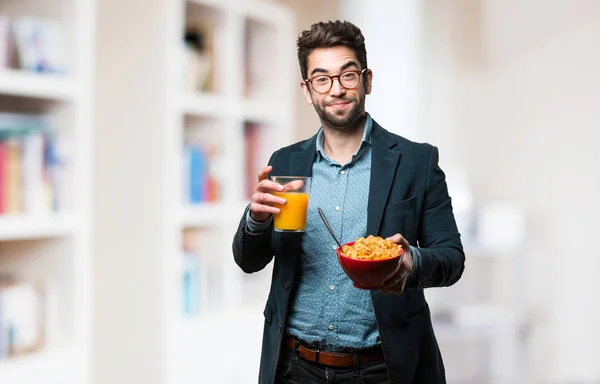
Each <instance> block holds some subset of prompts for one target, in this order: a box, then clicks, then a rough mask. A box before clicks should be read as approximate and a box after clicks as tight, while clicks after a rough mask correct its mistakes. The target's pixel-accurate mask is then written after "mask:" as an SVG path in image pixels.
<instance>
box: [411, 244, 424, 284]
mask: <svg viewBox="0 0 600 384" xmlns="http://www.w3.org/2000/svg"><path fill="white" fill-rule="evenodd" d="M410 249H411V251H412V259H413V269H412V271H411V272H410V275H409V276H408V279H409V280H410V281H412V282H415V283H417V282H418V281H419V271H420V270H421V251H419V248H417V247H413V246H412V245H411V246H410Z"/></svg>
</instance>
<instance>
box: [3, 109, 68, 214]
mask: <svg viewBox="0 0 600 384" xmlns="http://www.w3.org/2000/svg"><path fill="white" fill-rule="evenodd" d="M58 147H59V138H58V137H57V135H56V134H55V133H54V131H53V129H52V127H51V125H50V124H49V123H48V122H47V121H46V120H45V118H44V117H43V116H37V115H21V114H10V113H0V215H3V214H22V213H27V214H42V213H48V212H53V211H57V210H58V209H59V186H60V182H61V175H62V171H63V170H64V168H65V164H64V162H63V161H62V159H61V157H62V155H61V154H59V149H58Z"/></svg>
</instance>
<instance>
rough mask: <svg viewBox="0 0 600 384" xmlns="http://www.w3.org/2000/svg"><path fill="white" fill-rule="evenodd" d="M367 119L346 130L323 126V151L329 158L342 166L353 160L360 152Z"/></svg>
mask: <svg viewBox="0 0 600 384" xmlns="http://www.w3.org/2000/svg"><path fill="white" fill-rule="evenodd" d="M365 121H366V117H365V116H363V117H361V118H360V119H358V120H357V121H356V122H355V123H354V124H353V125H351V126H348V127H344V128H338V127H336V128H331V127H329V126H328V125H326V124H323V138H324V140H323V149H324V150H325V153H326V154H327V156H328V157H329V158H331V159H334V160H335V161H337V162H338V163H340V164H341V165H345V164H347V163H348V162H350V160H351V159H352V155H354V154H355V153H356V151H358V148H359V147H360V143H361V141H362V136H363V133H364V131H365Z"/></svg>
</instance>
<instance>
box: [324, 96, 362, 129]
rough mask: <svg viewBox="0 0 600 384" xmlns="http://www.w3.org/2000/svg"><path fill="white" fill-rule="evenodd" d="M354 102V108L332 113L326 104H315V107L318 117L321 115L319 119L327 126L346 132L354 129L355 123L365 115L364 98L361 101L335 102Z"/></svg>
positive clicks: (358, 99) (344, 100)
mask: <svg viewBox="0 0 600 384" xmlns="http://www.w3.org/2000/svg"><path fill="white" fill-rule="evenodd" d="M340 101H343V102H353V101H354V103H353V104H352V107H351V108H350V110H340V111H331V110H328V109H327V106H328V104H324V103H320V104H317V103H314V104H313V106H314V107H315V111H316V112H317V115H319V117H320V118H321V121H322V122H323V123H324V124H327V126H328V127H330V128H332V129H335V130H339V131H345V130H347V129H348V128H350V127H352V126H353V125H354V123H355V122H356V121H357V120H358V119H360V118H361V117H362V115H363V113H364V105H365V103H364V98H362V99H360V98H357V99H354V100H352V99H349V100H346V99H339V100H335V101H334V102H340Z"/></svg>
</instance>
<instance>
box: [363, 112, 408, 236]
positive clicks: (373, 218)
mask: <svg viewBox="0 0 600 384" xmlns="http://www.w3.org/2000/svg"><path fill="white" fill-rule="evenodd" d="M371 137H372V143H373V144H372V145H373V147H372V152H371V181H370V186H369V203H368V206H367V234H368V235H377V234H378V233H379V226H380V225H381V219H382V218H383V211H384V209H385V203H386V201H387V199H388V195H389V193H390V188H391V187H392V184H393V182H394V175H395V174H396V167H397V166H398V163H399V161H400V157H401V154H400V152H399V151H398V150H397V149H396V150H394V149H392V148H394V147H395V146H396V145H397V144H396V140H394V138H393V137H392V136H391V135H389V133H388V132H387V131H386V130H384V129H383V128H382V127H381V126H379V124H377V123H376V122H373V134H372V136H371Z"/></svg>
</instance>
